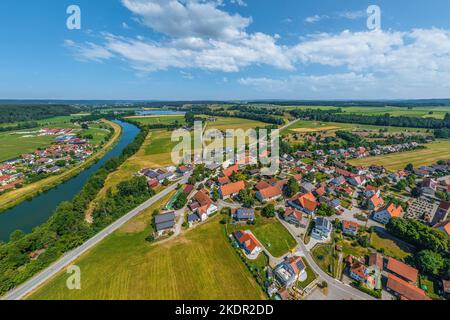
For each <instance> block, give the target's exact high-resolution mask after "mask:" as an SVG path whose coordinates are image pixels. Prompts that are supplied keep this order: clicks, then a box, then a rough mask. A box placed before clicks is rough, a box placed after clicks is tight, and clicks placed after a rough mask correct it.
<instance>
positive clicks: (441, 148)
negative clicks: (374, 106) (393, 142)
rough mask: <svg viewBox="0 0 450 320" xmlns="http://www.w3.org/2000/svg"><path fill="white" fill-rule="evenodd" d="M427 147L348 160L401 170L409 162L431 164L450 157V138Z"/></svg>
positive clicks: (415, 165) (353, 162)
mask: <svg viewBox="0 0 450 320" xmlns="http://www.w3.org/2000/svg"><path fill="white" fill-rule="evenodd" d="M425 146H426V149H422V150H415V151H408V152H401V153H391V154H387V155H382V156H376V157H368V158H362V159H352V160H350V161H348V162H349V163H350V164H351V165H354V166H363V167H368V166H370V165H372V164H374V163H376V164H377V165H382V166H384V167H385V168H386V169H388V170H392V171H395V170H401V169H404V168H405V167H406V165H407V164H409V163H412V164H413V165H414V167H416V168H417V167H420V166H424V165H430V164H433V163H436V162H437V161H439V160H449V159H450V140H440V141H436V142H433V143H430V144H427V145H425Z"/></svg>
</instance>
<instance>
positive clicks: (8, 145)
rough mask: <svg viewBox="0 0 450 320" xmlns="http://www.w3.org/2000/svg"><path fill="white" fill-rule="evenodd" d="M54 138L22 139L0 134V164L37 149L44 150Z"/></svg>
mask: <svg viewBox="0 0 450 320" xmlns="http://www.w3.org/2000/svg"><path fill="white" fill-rule="evenodd" d="M54 140H55V137H51V136H41V137H29V138H22V135H19V134H13V133H11V132H2V133H0V146H1V150H2V152H1V153H0V162H3V161H6V160H10V159H13V158H15V157H18V156H19V155H21V154H24V153H30V152H34V151H36V150H37V149H38V148H45V147H48V146H49V145H51V143H52V142H53V141H54Z"/></svg>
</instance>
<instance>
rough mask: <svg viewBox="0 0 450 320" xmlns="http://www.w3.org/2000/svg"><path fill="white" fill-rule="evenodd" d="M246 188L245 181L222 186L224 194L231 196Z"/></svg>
mask: <svg viewBox="0 0 450 320" xmlns="http://www.w3.org/2000/svg"><path fill="white" fill-rule="evenodd" d="M244 189H245V183H244V181H238V182H234V183H229V184H226V185H224V186H221V187H220V190H221V194H222V196H229V195H232V194H235V193H238V192H239V191H241V190H244Z"/></svg>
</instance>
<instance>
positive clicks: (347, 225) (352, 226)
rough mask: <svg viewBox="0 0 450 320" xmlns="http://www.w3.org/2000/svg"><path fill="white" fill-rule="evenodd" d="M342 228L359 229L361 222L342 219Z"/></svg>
mask: <svg viewBox="0 0 450 320" xmlns="http://www.w3.org/2000/svg"><path fill="white" fill-rule="evenodd" d="M342 229H344V230H356V231H358V229H359V224H357V223H356V222H353V221H348V220H344V221H342Z"/></svg>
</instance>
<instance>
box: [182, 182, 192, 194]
mask: <svg viewBox="0 0 450 320" xmlns="http://www.w3.org/2000/svg"><path fill="white" fill-rule="evenodd" d="M192 190H194V186H193V185H191V184H188V185H187V186H186V187H184V189H183V193H185V194H190V193H191V192H192Z"/></svg>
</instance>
